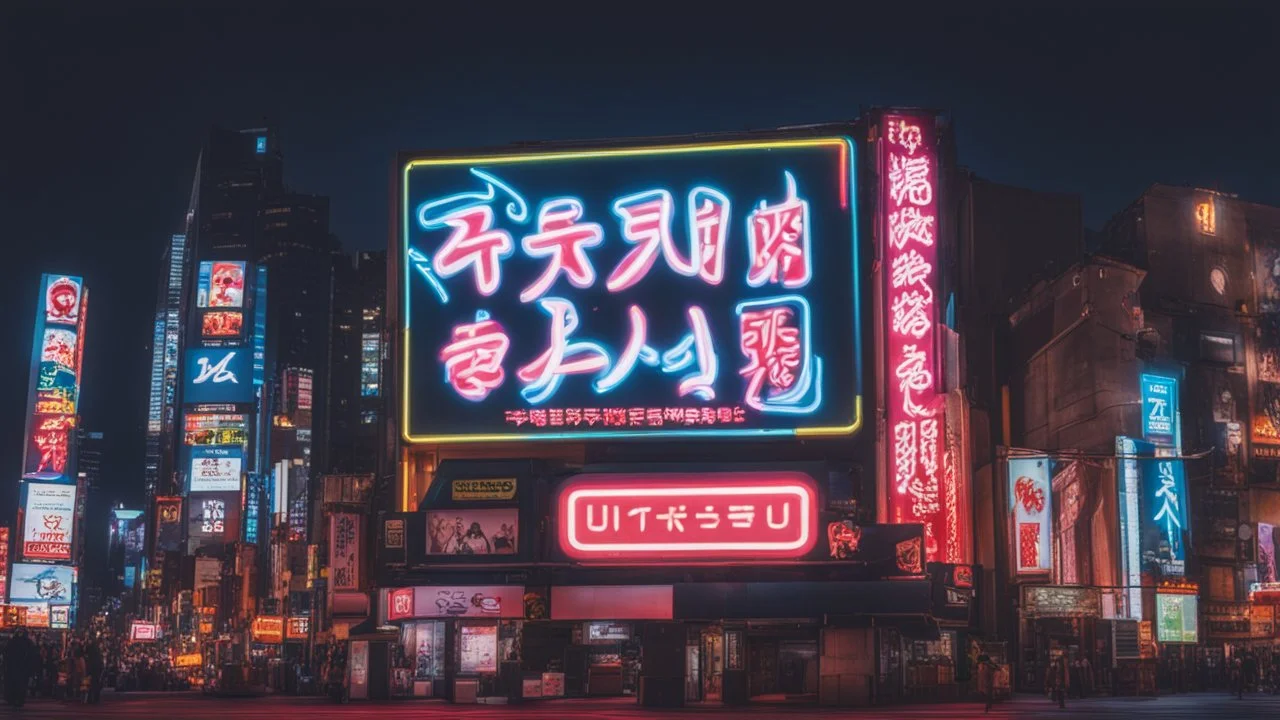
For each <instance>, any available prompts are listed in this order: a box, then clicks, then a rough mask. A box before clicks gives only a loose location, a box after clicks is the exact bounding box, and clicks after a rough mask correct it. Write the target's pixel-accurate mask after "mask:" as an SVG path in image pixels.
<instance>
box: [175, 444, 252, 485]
mask: <svg viewBox="0 0 1280 720" xmlns="http://www.w3.org/2000/svg"><path fill="white" fill-rule="evenodd" d="M190 453H191V475H190V484H189V486H188V491H189V492H192V493H204V492H223V491H231V492H239V491H240V472H241V470H242V465H243V458H244V451H243V450H241V448H240V447H239V446H230V447H227V446H211V445H195V446H192V447H191V449H190Z"/></svg>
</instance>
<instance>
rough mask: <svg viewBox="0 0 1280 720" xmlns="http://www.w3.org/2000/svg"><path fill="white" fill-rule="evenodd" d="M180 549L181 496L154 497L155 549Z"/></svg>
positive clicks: (166, 550)
mask: <svg viewBox="0 0 1280 720" xmlns="http://www.w3.org/2000/svg"><path fill="white" fill-rule="evenodd" d="M181 549H182V498H181V497H177V496H161V497H157V498H156V550H158V551H165V552H168V551H174V552H176V551H178V550H181Z"/></svg>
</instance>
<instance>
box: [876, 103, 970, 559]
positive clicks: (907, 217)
mask: <svg viewBox="0 0 1280 720" xmlns="http://www.w3.org/2000/svg"><path fill="white" fill-rule="evenodd" d="M936 144H937V138H936V135H935V130H934V118H933V116H931V115H927V114H913V115H907V114H887V115H885V116H884V118H883V122H882V127H881V137H880V142H879V146H880V177H881V187H880V207H879V213H880V222H881V223H882V230H881V237H882V238H883V243H884V247H883V258H884V260H883V268H884V270H883V272H884V279H883V284H884V288H885V296H884V314H885V320H884V327H885V361H886V365H885V371H884V375H885V377H886V381H887V384H888V386H887V387H886V388H885V412H886V420H887V423H888V438H887V440H886V446H887V453H888V462H887V475H888V482H889V488H888V492H887V493H886V498H887V510H888V522H891V523H922V524H923V525H924V527H925V551H926V554H927V559H928V561H929V562H961V561H963V560H964V558H962V557H961V556H960V555H961V553H962V552H963V547H961V545H962V543H961V541H960V538H959V533H958V528H959V527H960V526H961V525H962V523H963V521H964V515H965V513H966V512H967V511H966V509H965V508H964V507H962V503H961V502H960V501H959V493H956V492H952V491H951V490H952V489H951V488H948V487H946V484H947V483H955V482H959V479H958V478H959V476H958V475H957V474H956V473H949V472H947V468H946V462H947V456H946V451H945V448H944V444H943V441H944V426H945V415H946V413H945V409H944V408H945V404H946V400H945V396H943V395H941V394H940V393H939V392H938V387H939V368H940V367H941V364H940V362H939V360H938V357H937V323H938V312H939V310H938V307H939V305H940V302H939V301H938V299H937V297H936V294H937V292H938V271H937V266H938V241H939V240H938V238H939V233H938V224H939V223H938V194H939V192H938V179H939V176H938V153H937V148H936Z"/></svg>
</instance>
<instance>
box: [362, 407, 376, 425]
mask: <svg viewBox="0 0 1280 720" xmlns="http://www.w3.org/2000/svg"><path fill="white" fill-rule="evenodd" d="M360 422H361V424H364V425H372V424H374V423H376V422H378V411H377V410H364V411H362V412H361V413H360Z"/></svg>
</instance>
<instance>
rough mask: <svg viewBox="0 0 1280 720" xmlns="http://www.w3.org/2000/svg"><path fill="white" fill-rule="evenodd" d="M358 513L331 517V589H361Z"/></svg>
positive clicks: (359, 524) (333, 514)
mask: <svg viewBox="0 0 1280 720" xmlns="http://www.w3.org/2000/svg"><path fill="white" fill-rule="evenodd" d="M361 526H362V523H361V518H360V516H359V515H358V514H356V513H332V514H331V515H329V587H330V588H332V589H334V590H359V589H360V528H361Z"/></svg>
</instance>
